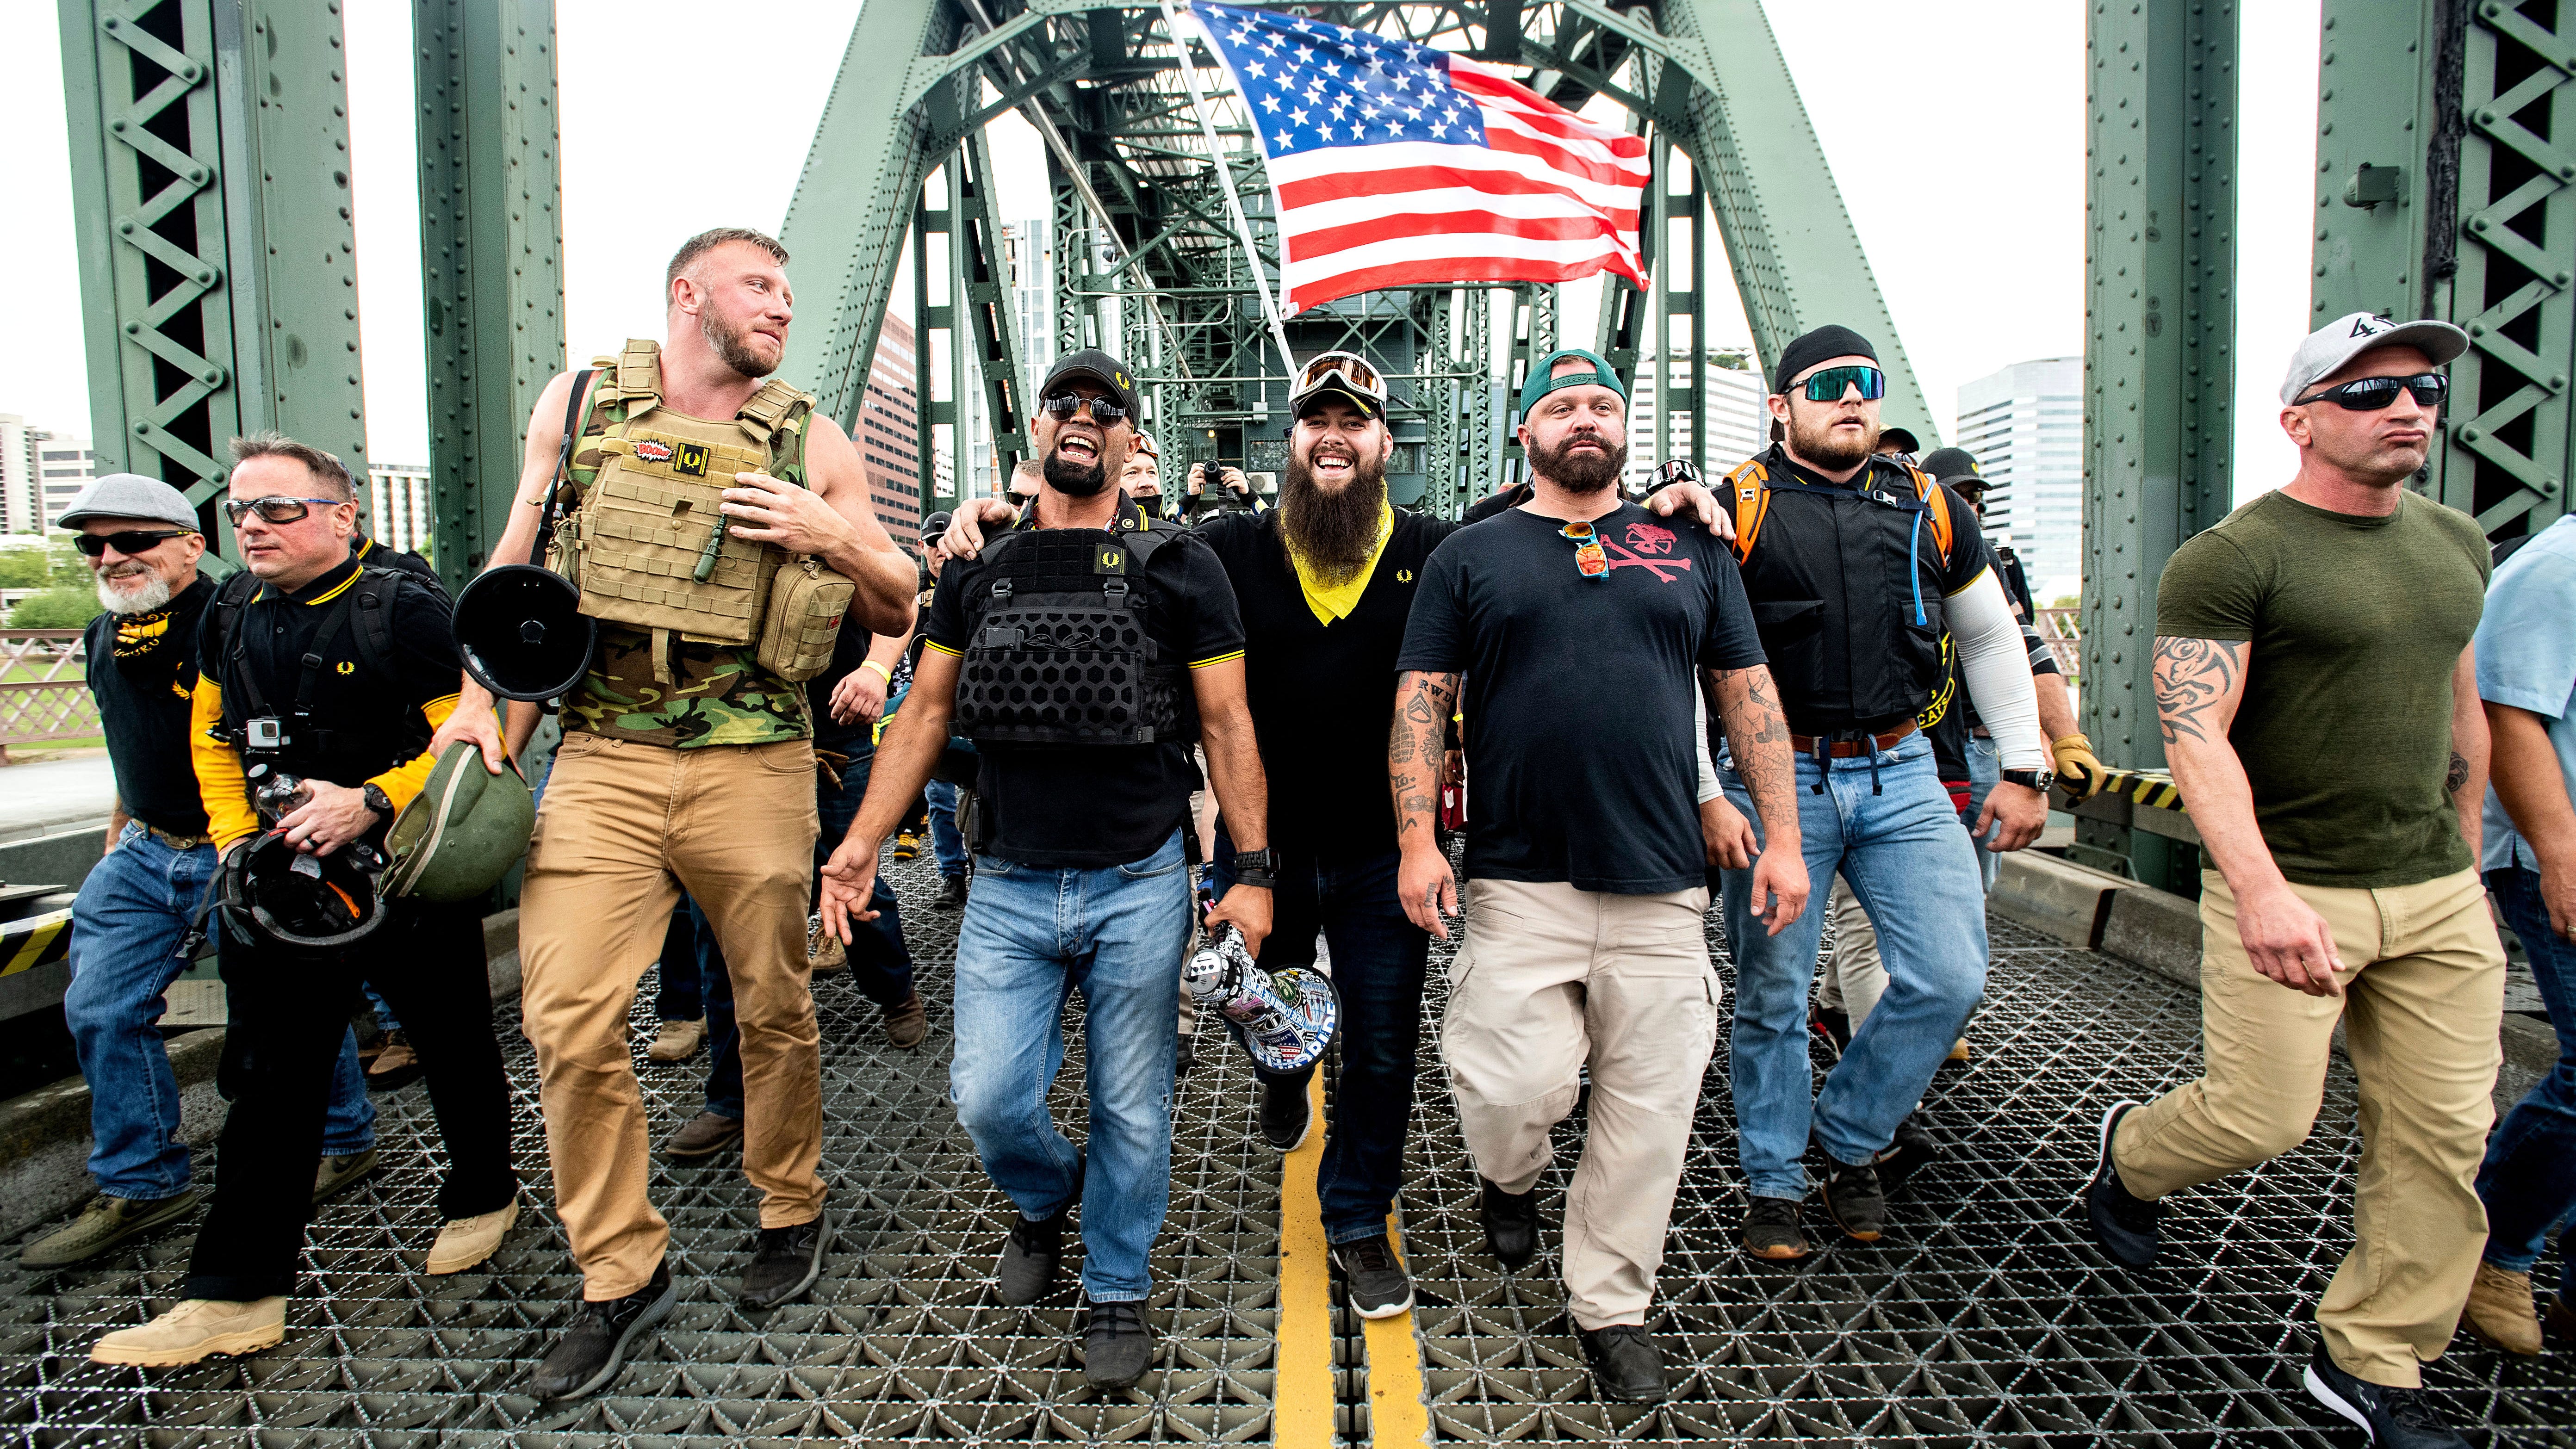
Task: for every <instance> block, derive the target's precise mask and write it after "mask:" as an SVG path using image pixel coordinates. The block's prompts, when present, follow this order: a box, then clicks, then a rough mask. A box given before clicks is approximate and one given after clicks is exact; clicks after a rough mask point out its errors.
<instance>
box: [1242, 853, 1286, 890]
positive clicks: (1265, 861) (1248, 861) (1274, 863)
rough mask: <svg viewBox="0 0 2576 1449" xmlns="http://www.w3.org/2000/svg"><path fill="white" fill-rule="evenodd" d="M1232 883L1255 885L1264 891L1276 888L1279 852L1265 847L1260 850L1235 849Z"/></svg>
mask: <svg viewBox="0 0 2576 1449" xmlns="http://www.w3.org/2000/svg"><path fill="white" fill-rule="evenodd" d="M1234 883H1235V884H1236V885H1248V886H1257V887H1259V888H1260V889H1262V890H1265V891H1267V890H1277V889H1278V888H1279V852H1278V851H1276V850H1272V849H1268V848H1266V847H1265V848H1263V849H1260V850H1238V851H1236V852H1235V853H1234Z"/></svg>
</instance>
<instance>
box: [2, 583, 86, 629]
mask: <svg viewBox="0 0 2576 1449" xmlns="http://www.w3.org/2000/svg"><path fill="white" fill-rule="evenodd" d="M99 612H100V611H99V607H98V592H97V590H96V589H94V588H92V587H91V586H90V585H88V584H79V585H57V586H55V587H53V588H50V589H47V590H45V591H44V592H43V593H41V594H38V595H36V596H35V597H34V598H31V599H27V600H24V601H22V602H20V603H19V605H18V607H16V608H14V609H12V610H10V611H9V627H10V628H12V629H78V628H80V627H82V626H83V625H85V624H87V623H88V622H89V621H90V620H92V619H94V618H96V617H98V615H99Z"/></svg>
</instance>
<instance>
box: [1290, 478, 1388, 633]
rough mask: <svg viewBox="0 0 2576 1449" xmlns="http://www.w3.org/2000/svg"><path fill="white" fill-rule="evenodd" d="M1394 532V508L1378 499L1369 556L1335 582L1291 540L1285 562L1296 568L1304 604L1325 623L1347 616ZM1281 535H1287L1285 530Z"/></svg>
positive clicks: (1331, 622) (1364, 588)
mask: <svg viewBox="0 0 2576 1449" xmlns="http://www.w3.org/2000/svg"><path fill="white" fill-rule="evenodd" d="M1394 536H1395V509H1394V508H1392V507H1390V506H1389V505H1388V504H1387V502H1386V500H1384V499H1379V500H1378V505H1377V542H1375V543H1373V544H1370V545H1369V551H1368V558H1367V559H1366V560H1364V561H1363V562H1362V563H1361V564H1360V566H1359V568H1358V569H1357V570H1355V571H1354V572H1353V573H1352V574H1351V576H1350V577H1349V578H1348V579H1346V580H1344V581H1343V582H1341V583H1338V584H1326V583H1324V582H1323V581H1322V580H1321V579H1320V578H1319V577H1318V576H1317V574H1316V571H1315V570H1314V569H1313V568H1312V567H1310V566H1309V565H1308V564H1307V562H1306V557H1305V555H1303V554H1301V553H1299V552H1297V546H1296V545H1295V544H1293V543H1292V544H1289V545H1288V562H1289V563H1290V564H1291V565H1293V566H1294V567H1295V568H1296V570H1297V587H1299V588H1300V589H1303V590H1304V591H1305V594H1306V607H1307V608H1309V609H1312V610H1314V611H1315V618H1316V619H1317V621H1319V622H1320V623H1322V624H1323V625H1324V627H1326V628H1328V629H1329V628H1331V627H1332V624H1333V621H1334V620H1335V619H1342V618H1348V617H1349V616H1350V612H1351V610H1353V609H1356V608H1358V607H1359V606H1360V595H1362V594H1365V593H1367V592H1368V586H1369V575H1371V574H1373V573H1376V572H1377V561H1378V558H1379V556H1380V555H1382V554H1384V553H1385V552H1386V541H1387V540H1388V539H1390V538H1392V537H1394ZM1281 537H1282V538H1283V539H1284V538H1285V537H1286V534H1285V532H1284V531H1283V532H1282V534H1281Z"/></svg>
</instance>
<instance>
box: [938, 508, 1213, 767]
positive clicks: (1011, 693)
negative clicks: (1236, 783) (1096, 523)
mask: <svg viewBox="0 0 2576 1449" xmlns="http://www.w3.org/2000/svg"><path fill="white" fill-rule="evenodd" d="M1177 536H1179V535H1178V530H1176V529H1174V528H1172V526H1171V525H1169V524H1164V523H1153V524H1149V525H1147V526H1146V527H1144V528H1141V529H1137V530H1134V531H1127V530H1120V531H1117V532H1111V531H1109V530H1106V529H1097V528H1049V529H1029V530H1021V531H1017V532H1013V533H1008V534H1005V535H1003V536H1002V538H1001V539H1000V540H998V541H997V542H996V543H994V544H993V545H992V546H991V547H990V548H989V549H988V550H987V551H986V554H985V557H986V559H987V563H986V566H985V568H984V570H983V572H982V573H981V574H980V575H979V576H978V578H977V580H976V588H977V590H978V594H977V596H976V597H972V598H969V599H968V600H967V601H966V603H967V607H968V608H969V609H970V610H972V611H973V622H972V625H971V627H970V629H969V631H968V633H967V636H966V649H965V657H964V658H963V660H962V661H961V662H960V666H959V669H958V676H957V713H956V723H955V729H956V732H957V733H958V734H960V735H964V736H966V737H967V738H969V739H972V740H974V741H976V742H977V743H978V744H982V743H985V742H987V741H1003V742H1008V743H1012V744H1030V745H1152V744H1163V743H1170V742H1182V743H1186V742H1189V741H1192V740H1195V739H1197V738H1198V734H1199V721H1198V709H1197V705H1196V703H1195V701H1194V700H1193V699H1192V698H1191V695H1190V689H1189V681H1188V679H1187V678H1186V673H1187V671H1186V670H1185V669H1184V668H1183V666H1182V661H1181V660H1180V659H1179V658H1177V657H1176V656H1174V655H1172V653H1171V651H1169V650H1166V649H1164V648H1162V647H1161V646H1160V645H1158V644H1157V643H1156V642H1155V641H1154V638H1153V636H1152V634H1151V633H1149V632H1148V631H1147V629H1146V615H1147V611H1148V609H1149V608H1150V606H1151V602H1152V595H1153V591H1154V590H1153V585H1152V584H1150V583H1149V582H1148V581H1147V579H1146V574H1145V561H1146V560H1147V559H1148V558H1150V557H1151V556H1152V555H1153V552H1154V550H1155V549H1156V548H1157V547H1159V546H1160V545H1161V544H1162V543H1163V542H1164V541H1165V540H1166V539H1168V538H1173V537H1177Z"/></svg>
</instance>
